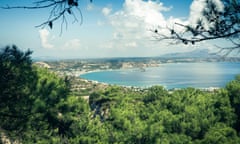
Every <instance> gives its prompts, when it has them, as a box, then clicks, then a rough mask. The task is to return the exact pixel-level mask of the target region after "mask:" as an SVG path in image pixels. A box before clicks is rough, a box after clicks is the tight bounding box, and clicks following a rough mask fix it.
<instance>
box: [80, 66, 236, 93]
mask: <svg viewBox="0 0 240 144" xmlns="http://www.w3.org/2000/svg"><path fill="white" fill-rule="evenodd" d="M237 74H240V63H232V62H218V63H217V62H214V63H207V62H204V63H168V64H162V65H161V66H159V67H151V68H146V69H145V71H144V72H143V71H142V70H140V69H122V70H113V71H110V70H109V71H100V72H92V73H87V74H84V75H81V78H84V79H88V80H94V81H98V82H103V83H108V84H116V85H123V86H137V87H149V86H153V85H162V86H164V87H166V88H167V89H171V88H185V87H195V88H208V87H224V86H225V85H226V84H227V83H228V82H229V81H231V80H233V79H234V78H235V76H236V75H237Z"/></svg>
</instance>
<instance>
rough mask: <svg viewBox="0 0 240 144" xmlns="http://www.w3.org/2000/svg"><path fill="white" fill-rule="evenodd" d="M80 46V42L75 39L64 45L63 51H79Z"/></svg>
mask: <svg viewBox="0 0 240 144" xmlns="http://www.w3.org/2000/svg"><path fill="white" fill-rule="evenodd" d="M80 46H81V42H80V40H79V39H76V38H75V39H72V40H69V41H67V42H66V43H65V44H64V48H65V49H79V48H80Z"/></svg>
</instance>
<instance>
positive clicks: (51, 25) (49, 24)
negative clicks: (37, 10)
mask: <svg viewBox="0 0 240 144" xmlns="http://www.w3.org/2000/svg"><path fill="white" fill-rule="evenodd" d="M48 26H49V27H50V29H52V27H53V23H52V21H50V22H49V23H48Z"/></svg>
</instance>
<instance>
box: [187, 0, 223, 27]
mask: <svg viewBox="0 0 240 144" xmlns="http://www.w3.org/2000/svg"><path fill="white" fill-rule="evenodd" d="M206 1H207V0H194V1H193V2H192V4H191V7H190V17H189V22H190V24H192V25H196V24H197V22H198V20H202V22H203V24H204V27H205V28H206V29H209V28H210V27H211V24H210V23H209V22H208V20H207V19H206V18H205V16H203V11H204V10H206V9H207V2H206ZM211 1H212V3H214V4H215V5H216V10H217V11H223V10H224V4H223V3H222V2H221V0H211Z"/></svg>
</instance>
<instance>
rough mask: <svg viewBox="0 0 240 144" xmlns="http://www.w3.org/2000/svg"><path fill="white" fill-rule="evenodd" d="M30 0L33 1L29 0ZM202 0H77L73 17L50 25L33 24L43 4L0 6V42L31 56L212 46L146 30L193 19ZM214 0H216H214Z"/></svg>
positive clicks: (40, 18)
mask: <svg viewBox="0 0 240 144" xmlns="http://www.w3.org/2000/svg"><path fill="white" fill-rule="evenodd" d="M35 1H36V0H35ZM201 1H203V0H181V1H180V0H93V2H92V3H90V1H89V0H79V8H80V10H81V13H82V16H83V18H82V23H81V22H80V21H81V16H80V14H79V11H75V13H76V16H77V18H78V20H79V22H74V20H73V19H72V17H71V16H68V17H67V22H68V24H67V27H66V26H65V25H64V26H63V27H62V32H61V21H57V22H54V23H53V29H50V28H49V27H48V26H46V27H36V26H37V25H39V24H41V23H42V22H44V21H45V20H47V19H48V16H49V9H41V10H39V9H38V10H26V9H11V10H6V9H0V21H1V22H0V47H4V46H6V45H12V44H15V45H17V46H18V47H19V48H21V49H23V50H26V49H30V50H32V51H33V57H34V58H43V57H48V58H99V57H100V58H104V57H149V56H160V55H162V54H165V53H171V52H185V51H192V50H195V49H200V48H202V49H205V48H208V49H214V48H213V44H212V43H209V42H203V43H199V44H196V45H194V46H191V45H184V44H178V45H170V44H169V42H165V41H156V40H155V39H154V38H153V33H152V32H151V31H150V29H154V28H156V27H159V26H160V27H167V26H170V25H171V24H172V23H174V22H181V23H183V24H187V23H189V22H190V21H194V18H195V17H196V16H197V13H198V12H199V9H200V8H203V7H204V6H203V5H201ZM215 1H219V0H215ZM32 2H34V0H12V1H9V0H1V1H0V6H7V5H9V6H23V5H24V6H29V5H30V6H31V5H32Z"/></svg>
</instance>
